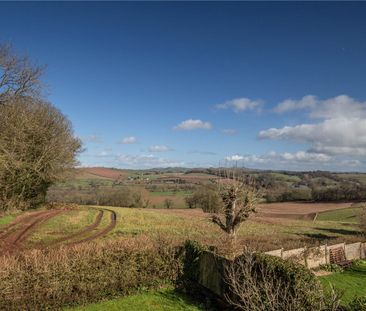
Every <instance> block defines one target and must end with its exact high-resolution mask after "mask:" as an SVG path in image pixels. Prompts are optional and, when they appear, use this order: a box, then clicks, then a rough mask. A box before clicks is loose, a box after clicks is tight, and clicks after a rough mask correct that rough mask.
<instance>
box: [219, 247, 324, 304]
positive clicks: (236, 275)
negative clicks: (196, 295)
mask: <svg viewBox="0 0 366 311" xmlns="http://www.w3.org/2000/svg"><path fill="white" fill-rule="evenodd" d="M274 260H275V261H278V260H277V259H274ZM286 265H293V263H284V264H280V267H281V268H280V269H278V267H279V266H278V263H271V261H269V262H267V261H266V260H262V259H261V258H258V257H257V256H256V255H255V254H253V253H251V252H245V253H244V254H243V255H242V256H240V257H239V258H237V259H236V260H235V261H232V262H229V264H228V265H227V267H226V269H225V280H226V283H227V284H228V286H229V294H227V295H226V299H227V301H228V302H229V303H230V304H231V305H232V306H235V307H236V308H238V309H239V310H246V311H247V310H251V311H265V310H273V311H274V310H278V311H300V310H303V311H305V310H323V309H324V305H325V304H324V301H323V296H322V291H321V289H320V285H319V284H318V283H317V282H315V281H316V280H315V277H311V276H310V277H309V275H308V274H310V272H308V274H307V272H306V271H302V270H301V269H300V270H299V271H298V272H297V274H295V272H294V271H296V269H295V270H293V267H292V266H291V267H289V268H286ZM286 271H287V272H286Z"/></svg>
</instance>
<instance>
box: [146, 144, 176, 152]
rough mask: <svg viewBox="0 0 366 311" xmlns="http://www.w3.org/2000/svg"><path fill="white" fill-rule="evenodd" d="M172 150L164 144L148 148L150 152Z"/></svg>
mask: <svg viewBox="0 0 366 311" xmlns="http://www.w3.org/2000/svg"><path fill="white" fill-rule="evenodd" d="M172 150H173V149H172V148H170V147H168V146H165V145H154V146H151V147H150V148H149V151H150V152H167V151H172Z"/></svg>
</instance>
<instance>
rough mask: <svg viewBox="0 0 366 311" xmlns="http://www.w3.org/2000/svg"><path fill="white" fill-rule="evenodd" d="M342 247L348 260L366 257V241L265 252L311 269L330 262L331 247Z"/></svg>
mask: <svg viewBox="0 0 366 311" xmlns="http://www.w3.org/2000/svg"><path fill="white" fill-rule="evenodd" d="M336 248H342V249H343V250H344V253H345V255H346V259H347V260H355V259H363V258H366V242H356V243H351V244H346V243H339V244H334V245H327V244H324V245H320V246H317V247H302V248H296V249H291V250H287V251H285V250H284V249H283V248H280V249H276V250H273V251H269V252H265V254H268V255H271V256H276V257H280V258H282V259H288V260H293V261H295V262H297V263H299V264H302V265H304V266H305V267H307V268H309V269H314V268H318V267H319V266H320V265H323V264H329V263H330V256H329V252H330V250H331V249H336Z"/></svg>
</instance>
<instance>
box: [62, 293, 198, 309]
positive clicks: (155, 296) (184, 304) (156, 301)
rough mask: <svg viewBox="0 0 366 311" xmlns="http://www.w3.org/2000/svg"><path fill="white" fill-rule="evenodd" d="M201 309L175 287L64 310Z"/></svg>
mask: <svg viewBox="0 0 366 311" xmlns="http://www.w3.org/2000/svg"><path fill="white" fill-rule="evenodd" d="M101 310H109V311H119V310H128V311H200V310H203V309H201V308H200V307H199V306H198V305H197V304H195V303H193V302H192V301H191V300H189V299H188V298H187V297H186V296H183V295H182V294H179V293H177V292H175V291H174V290H173V289H165V290H159V291H156V292H148V293H143V294H138V295H131V296H128V297H122V298H118V299H113V300H108V301H104V302H100V303H95V304H91V305H87V306H83V307H78V308H70V309H65V310H64V311H101Z"/></svg>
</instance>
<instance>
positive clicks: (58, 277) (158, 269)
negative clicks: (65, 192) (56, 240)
mask: <svg viewBox="0 0 366 311" xmlns="http://www.w3.org/2000/svg"><path fill="white" fill-rule="evenodd" d="M176 254H177V252H176V248H175V247H174V246H173V245H172V244H171V241H167V240H164V239H162V238H159V239H151V238H147V237H140V238H139V239H119V240H116V241H113V242H104V243H87V244H82V245H78V246H74V247H62V248H58V249H50V250H44V251H40V250H33V251H28V252H24V253H21V254H19V255H18V256H7V257H5V256H2V257H0V266H1V271H2V273H1V274H0V310H46V309H53V310H54V309H59V308H61V307H64V306H67V305H70V306H71V305H80V304H86V303H91V302H95V301H99V300H101V299H105V298H113V297H115V296H118V295H126V294H130V293H134V292H136V291H137V290H138V289H139V288H142V287H143V288H153V287H156V286H158V285H160V284H163V283H169V282H173V281H174V280H175V279H176V277H177V275H178V273H179V271H180V261H179V258H177V256H176ZM15 293H16V294H15Z"/></svg>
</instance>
